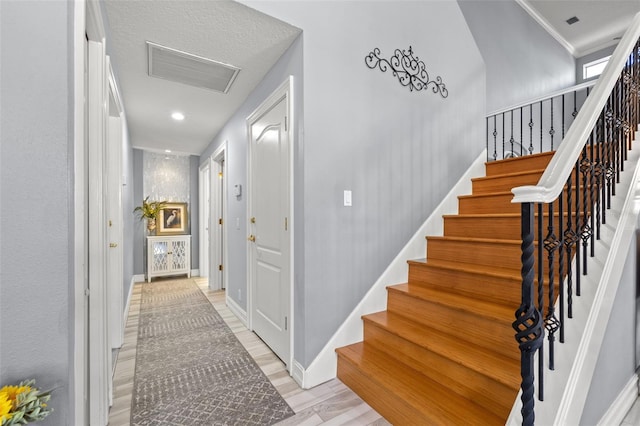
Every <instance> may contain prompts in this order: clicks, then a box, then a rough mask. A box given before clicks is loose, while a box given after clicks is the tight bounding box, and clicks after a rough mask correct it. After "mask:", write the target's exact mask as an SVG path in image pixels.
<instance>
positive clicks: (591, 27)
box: [520, 0, 640, 57]
mask: <svg viewBox="0 0 640 426" xmlns="http://www.w3.org/2000/svg"><path fill="white" fill-rule="evenodd" d="M520 3H524V4H525V6H526V5H528V6H529V7H531V8H533V9H534V10H535V12H537V13H538V14H539V15H540V16H542V17H543V18H544V19H545V20H546V22H547V23H548V24H549V25H550V26H551V27H552V28H553V29H554V30H555V31H556V32H557V33H558V34H559V35H560V36H561V37H562V38H563V39H564V40H565V41H566V42H567V43H568V44H569V45H570V46H571V47H572V48H573V52H572V53H573V55H574V56H575V57H580V56H584V55H586V54H589V53H592V52H595V51H597V50H600V49H602V48H605V47H607V46H611V45H613V44H616V43H617V41H615V40H614V38H615V37H619V36H621V35H622V34H623V33H624V31H625V30H626V29H627V27H628V26H629V23H630V22H631V20H632V19H633V16H634V15H635V14H636V13H638V12H640V0H626V1H619V0H581V1H575V0H520ZM525 9H526V7H525ZM573 16H576V17H578V19H580V21H579V22H576V23H575V24H573V25H569V24H567V22H566V20H567V19H569V18H571V17H573Z"/></svg>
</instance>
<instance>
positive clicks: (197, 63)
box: [147, 41, 240, 93]
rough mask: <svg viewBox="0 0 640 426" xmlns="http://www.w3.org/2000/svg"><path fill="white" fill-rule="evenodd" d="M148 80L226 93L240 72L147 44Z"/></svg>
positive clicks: (218, 63)
mask: <svg viewBox="0 0 640 426" xmlns="http://www.w3.org/2000/svg"><path fill="white" fill-rule="evenodd" d="M147 46H148V51H149V76H151V77H157V78H162V79H165V80H170V81H175V82H178V83H182V84H188V85H189V86H195V87H200V88H204V89H209V90H215V91H217V92H222V93H227V92H228V91H229V88H230V87H231V84H233V81H234V80H235V78H236V76H237V75H238V73H239V72H240V68H237V67H234V66H233V65H227V64H223V63H222V62H217V61H214V60H212V59H207V58H203V57H201V56H196V55H192V54H190V53H187V52H182V51H180V50H176V49H171V48H169V47H165V46H160V45H159V44H155V43H151V42H150V41H148V42H147Z"/></svg>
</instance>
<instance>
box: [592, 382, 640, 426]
mask: <svg viewBox="0 0 640 426" xmlns="http://www.w3.org/2000/svg"><path fill="white" fill-rule="evenodd" d="M637 398H638V375H637V374H634V375H633V376H631V378H630V379H629V382H628V383H627V384H626V386H625V387H624V388H622V390H621V391H620V393H619V394H618V397H617V398H616V400H615V401H613V404H611V407H609V409H608V410H607V412H606V413H604V416H602V418H601V419H600V421H599V422H598V426H607V425H619V424H621V423H622V421H623V420H624V418H625V416H626V415H627V413H628V412H629V410H630V409H631V407H632V406H633V404H634V402H635V401H636V399H637Z"/></svg>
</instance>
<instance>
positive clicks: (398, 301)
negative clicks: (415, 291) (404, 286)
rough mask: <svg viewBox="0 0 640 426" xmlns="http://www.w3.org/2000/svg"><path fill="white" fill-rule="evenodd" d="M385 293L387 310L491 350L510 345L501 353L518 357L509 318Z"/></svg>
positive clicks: (389, 292)
mask: <svg viewBox="0 0 640 426" xmlns="http://www.w3.org/2000/svg"><path fill="white" fill-rule="evenodd" d="M387 297H388V300H387V310H388V311H389V312H392V313H395V314H398V315H402V316H404V317H406V318H409V319H411V320H412V321H415V322H419V323H421V324H424V325H428V326H429V327H432V328H435V329H437V330H440V331H443V332H445V333H453V334H455V335H457V336H459V337H460V339H462V340H465V341H468V342H470V343H474V344H476V345H478V346H482V347H484V348H487V349H490V350H494V349H495V348H496V347H499V348H512V349H511V350H508V349H505V350H504V352H503V355H504V356H508V357H511V358H514V359H520V352H519V351H518V346H517V344H516V342H515V337H514V331H513V329H512V328H511V322H512V319H511V318H504V319H503V320H502V321H498V320H496V319H493V318H486V317H482V316H478V315H475V314H473V313H470V312H465V311H462V310H458V309H451V308H449V307H447V306H443V305H440V304H438V303H434V302H431V301H428V300H423V299H418V298H415V297H411V296H408V295H407V294H406V293H401V292H397V291H393V290H391V289H389V291H388V292H387Z"/></svg>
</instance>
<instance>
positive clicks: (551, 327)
mask: <svg viewBox="0 0 640 426" xmlns="http://www.w3.org/2000/svg"><path fill="white" fill-rule="evenodd" d="M561 197H562V195H561ZM548 208H549V219H548V221H549V224H548V226H547V230H548V232H547V236H546V237H545V239H544V243H543V244H541V245H543V246H544V248H545V250H546V251H547V260H548V265H549V271H548V274H549V299H548V303H549V304H548V308H547V315H546V317H545V318H544V327H545V329H546V330H547V335H548V336H549V337H548V338H549V369H550V370H555V356H554V344H555V334H556V331H558V328H559V327H560V323H559V322H558V319H557V318H556V314H555V303H556V299H555V288H554V287H555V269H556V268H555V265H554V255H555V252H556V250H558V248H560V247H561V246H562V242H561V241H560V240H559V239H558V237H556V235H555V234H554V232H553V228H554V227H553V222H554V221H555V216H554V214H553V203H549V207H548ZM560 221H562V219H560ZM540 259H542V258H540ZM540 262H542V260H540ZM559 279H560V280H562V277H560V278H559ZM540 358H542V357H540Z"/></svg>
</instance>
